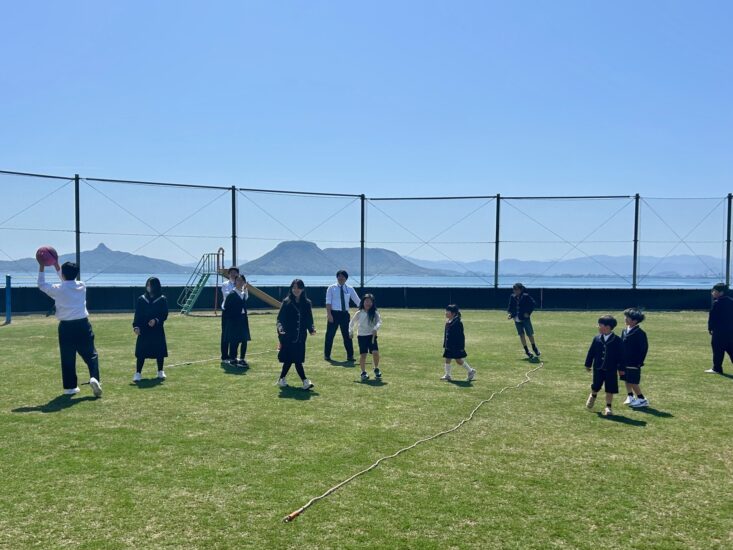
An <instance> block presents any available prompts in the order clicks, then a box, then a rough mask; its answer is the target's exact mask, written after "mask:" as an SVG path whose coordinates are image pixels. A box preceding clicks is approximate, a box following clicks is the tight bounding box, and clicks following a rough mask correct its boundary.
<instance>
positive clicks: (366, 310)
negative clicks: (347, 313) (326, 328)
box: [349, 294, 382, 380]
mask: <svg viewBox="0 0 733 550" xmlns="http://www.w3.org/2000/svg"><path fill="white" fill-rule="evenodd" d="M357 326H358V327H359V328H358V332H357V337H358V340H359V366H360V367H361V379H362V380H369V375H368V374H367V372H366V356H367V353H371V354H372V360H373V362H374V376H375V377H376V378H377V379H379V378H382V372H381V371H380V370H379V344H378V343H377V331H378V330H379V328H380V327H381V326H382V318H381V317H380V315H379V312H378V311H377V304H376V302H375V300H374V296H373V295H372V294H365V295H364V297H363V298H362V299H361V304H360V305H359V311H357V312H356V314H355V315H354V317H352V319H351V322H350V323H349V336H350V337H351V338H353V337H354V328H355V327H357Z"/></svg>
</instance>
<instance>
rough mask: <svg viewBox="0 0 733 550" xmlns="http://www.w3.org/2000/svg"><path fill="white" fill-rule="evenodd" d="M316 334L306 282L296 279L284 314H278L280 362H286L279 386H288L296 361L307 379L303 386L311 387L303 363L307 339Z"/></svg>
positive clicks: (299, 371) (300, 374)
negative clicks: (289, 374)
mask: <svg viewBox="0 0 733 550" xmlns="http://www.w3.org/2000/svg"><path fill="white" fill-rule="evenodd" d="M308 333H310V334H311V335H313V334H315V333H316V327H315V326H314V324H313V309H312V307H311V301H310V300H309V299H308V296H306V293H305V284H304V283H303V281H302V280H300V279H294V280H293V282H292V283H291V284H290V292H289V293H288V297H287V298H285V300H283V303H282V306H281V307H280V313H278V315H277V334H278V338H279V340H280V352H279V353H278V355H277V359H278V361H280V362H281V363H282V364H283V368H282V371H281V372H280V378H279V379H278V381H277V385H278V386H280V387H281V388H285V387H287V385H288V383H287V381H286V380H285V377H286V376H287V375H288V371H289V370H290V367H291V366H292V365H293V363H294V364H295V370H296V371H297V372H298V376H300V379H301V380H302V381H303V389H304V390H309V389H311V388H312V387H313V383H312V382H311V381H310V380H308V378H306V376H305V369H304V368H303V363H304V362H305V341H306V339H307V338H308Z"/></svg>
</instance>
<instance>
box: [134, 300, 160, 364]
mask: <svg viewBox="0 0 733 550" xmlns="http://www.w3.org/2000/svg"><path fill="white" fill-rule="evenodd" d="M167 319H168V300H167V299H166V297H165V296H162V295H161V296H158V297H156V298H154V297H152V296H148V294H147V293H145V294H143V295H142V296H140V297H139V298H138V299H137V302H136V304H135V318H134V319H133V321H132V327H133V328H136V329H138V330H139V331H140V334H139V335H138V337H137V342H135V357H136V358H137V359H162V358H163V357H168V344H167V342H166V338H165V328H164V325H165V321H166V320H167ZM152 320H154V321H155V324H154V325H153V326H152V327H151V326H150V325H149V323H150V321H152Z"/></svg>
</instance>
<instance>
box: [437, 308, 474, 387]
mask: <svg viewBox="0 0 733 550" xmlns="http://www.w3.org/2000/svg"><path fill="white" fill-rule="evenodd" d="M443 348H444V350H445V351H443V357H444V358H445V365H444V367H445V374H444V375H443V376H441V377H440V379H441V380H447V381H450V380H453V378H452V377H451V368H452V365H451V361H453V360H454V359H455V361H456V363H457V364H459V365H460V366H462V367H463V368H464V369H466V372H467V373H468V377H467V378H466V379H467V380H468V381H469V382H470V381H471V380H473V379H474V378H476V369H472V368H471V365H469V364H468V361H466V357H468V354H467V353H466V336H465V334H464V332H463V322H462V321H461V311H460V310H459V309H458V306H457V305H455V304H450V305H448V306H447V307H446V308H445V335H444V337H443Z"/></svg>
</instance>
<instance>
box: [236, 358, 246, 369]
mask: <svg viewBox="0 0 733 550" xmlns="http://www.w3.org/2000/svg"><path fill="white" fill-rule="evenodd" d="M237 363H238V364H239V366H240V367H244V368H247V367H249V363H247V361H245V360H244V359H240V360H239V361H237Z"/></svg>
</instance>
